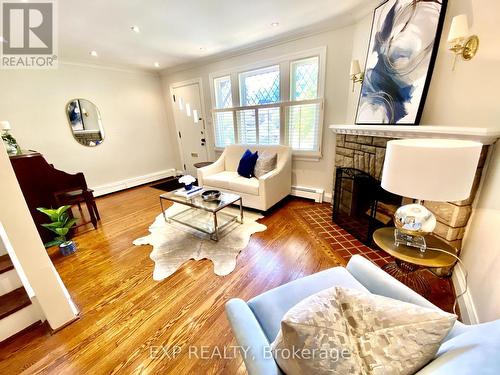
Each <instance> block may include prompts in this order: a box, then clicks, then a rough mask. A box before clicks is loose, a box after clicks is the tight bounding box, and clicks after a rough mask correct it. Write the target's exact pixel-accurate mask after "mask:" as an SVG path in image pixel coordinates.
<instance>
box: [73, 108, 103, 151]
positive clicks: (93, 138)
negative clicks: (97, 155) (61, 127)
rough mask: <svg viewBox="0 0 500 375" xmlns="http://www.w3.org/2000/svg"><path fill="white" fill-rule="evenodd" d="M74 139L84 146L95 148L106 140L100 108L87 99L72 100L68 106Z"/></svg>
mask: <svg viewBox="0 0 500 375" xmlns="http://www.w3.org/2000/svg"><path fill="white" fill-rule="evenodd" d="M66 114H67V115H68V121H69V125H70V126H71V131H72V132H73V137H74V138H75V139H76V141H77V142H78V143H80V144H81V145H84V146H89V147H95V146H98V145H100V144H101V143H102V141H103V140H104V129H103V127H102V121H101V114H100V113H99V108H97V106H96V105H95V104H94V103H92V102H91V101H89V100H86V99H72V100H71V101H70V102H69V103H68V105H67V106H66Z"/></svg>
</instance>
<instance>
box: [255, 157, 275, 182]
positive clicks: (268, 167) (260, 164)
mask: <svg viewBox="0 0 500 375" xmlns="http://www.w3.org/2000/svg"><path fill="white" fill-rule="evenodd" d="M277 164H278V154H276V153H270V152H267V151H264V152H263V153H262V154H259V158H258V159H257V163H255V169H254V172H253V174H254V176H255V177H257V178H260V177H261V176H264V175H265V174H266V173H268V172H271V171H272V170H274V169H276V165H277Z"/></svg>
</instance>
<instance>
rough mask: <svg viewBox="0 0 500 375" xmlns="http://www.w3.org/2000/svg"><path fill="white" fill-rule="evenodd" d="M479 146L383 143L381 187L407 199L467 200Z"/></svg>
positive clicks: (469, 143) (415, 141)
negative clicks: (384, 145) (384, 150)
mask: <svg viewBox="0 0 500 375" xmlns="http://www.w3.org/2000/svg"><path fill="white" fill-rule="evenodd" d="M481 149H482V144H481V143H479V142H473V141H460V140H453V139H401V140H394V141H389V142H387V150H386V154H385V161H384V168H383V171H382V187H383V188H384V189H385V190H387V191H390V192H391V193H394V194H398V195H401V196H403V197H407V198H414V199H421V200H430V201H437V202H446V201H459V200H463V199H467V198H468V197H469V195H470V191H471V189H472V184H473V182H474V176H475V174H476V170H477V165H478V162H479V157H480V155H481Z"/></svg>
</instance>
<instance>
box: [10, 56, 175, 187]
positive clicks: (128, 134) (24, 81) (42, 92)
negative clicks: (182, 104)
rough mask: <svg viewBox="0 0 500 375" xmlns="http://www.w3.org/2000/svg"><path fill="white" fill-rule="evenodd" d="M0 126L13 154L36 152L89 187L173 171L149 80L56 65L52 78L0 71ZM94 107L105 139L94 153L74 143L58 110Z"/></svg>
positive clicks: (156, 83) (158, 98)
mask: <svg viewBox="0 0 500 375" xmlns="http://www.w3.org/2000/svg"><path fill="white" fill-rule="evenodd" d="M0 87H1V88H2V90H0V119H1V120H8V121H10V123H11V125H12V134H13V135H14V136H15V137H16V139H17V140H18V142H19V144H20V145H21V147H23V148H25V149H32V150H36V151H39V152H41V153H42V154H43V155H44V156H45V158H46V160H47V161H48V162H50V163H53V164H54V165H55V167H56V168H58V169H62V170H64V171H66V172H83V173H84V174H85V177H86V179H87V183H88V184H89V186H91V187H98V186H100V185H105V184H109V183H114V182H117V181H120V180H125V179H129V178H134V177H138V176H143V175H146V174H150V173H155V172H159V171H164V170H167V169H169V168H178V167H179V166H180V161H179V157H178V150H177V143H176V141H175V138H174V132H173V130H171V129H170V128H169V127H168V125H167V120H166V113H165V108H164V105H163V97H162V91H161V84H160V78H159V76H158V75H156V74H152V73H145V72H139V71H121V70H114V69H107V68H100V67H91V66H83V65H81V66H80V65H68V64H60V65H59V68H58V69H56V70H3V71H0ZM73 98H84V99H88V100H90V101H92V102H94V103H95V104H96V105H97V106H98V107H99V110H100V112H101V116H102V121H103V125H104V131H105V140H104V142H103V143H102V145H100V146H98V147H94V148H90V147H85V146H82V145H80V144H79V143H77V142H76V141H75V140H74V139H73V136H72V134H71V130H70V126H69V124H68V121H67V117H66V113H65V107H66V104H67V103H68V101H69V100H70V99H73Z"/></svg>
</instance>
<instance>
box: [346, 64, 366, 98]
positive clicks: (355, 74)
mask: <svg viewBox="0 0 500 375" xmlns="http://www.w3.org/2000/svg"><path fill="white" fill-rule="evenodd" d="M349 75H350V77H351V81H352V92H354V85H355V84H356V83H357V82H360V83H361V82H363V79H364V78H365V74H364V73H363V72H362V71H361V68H360V66H359V61H358V60H352V61H351V72H350V73H349Z"/></svg>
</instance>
